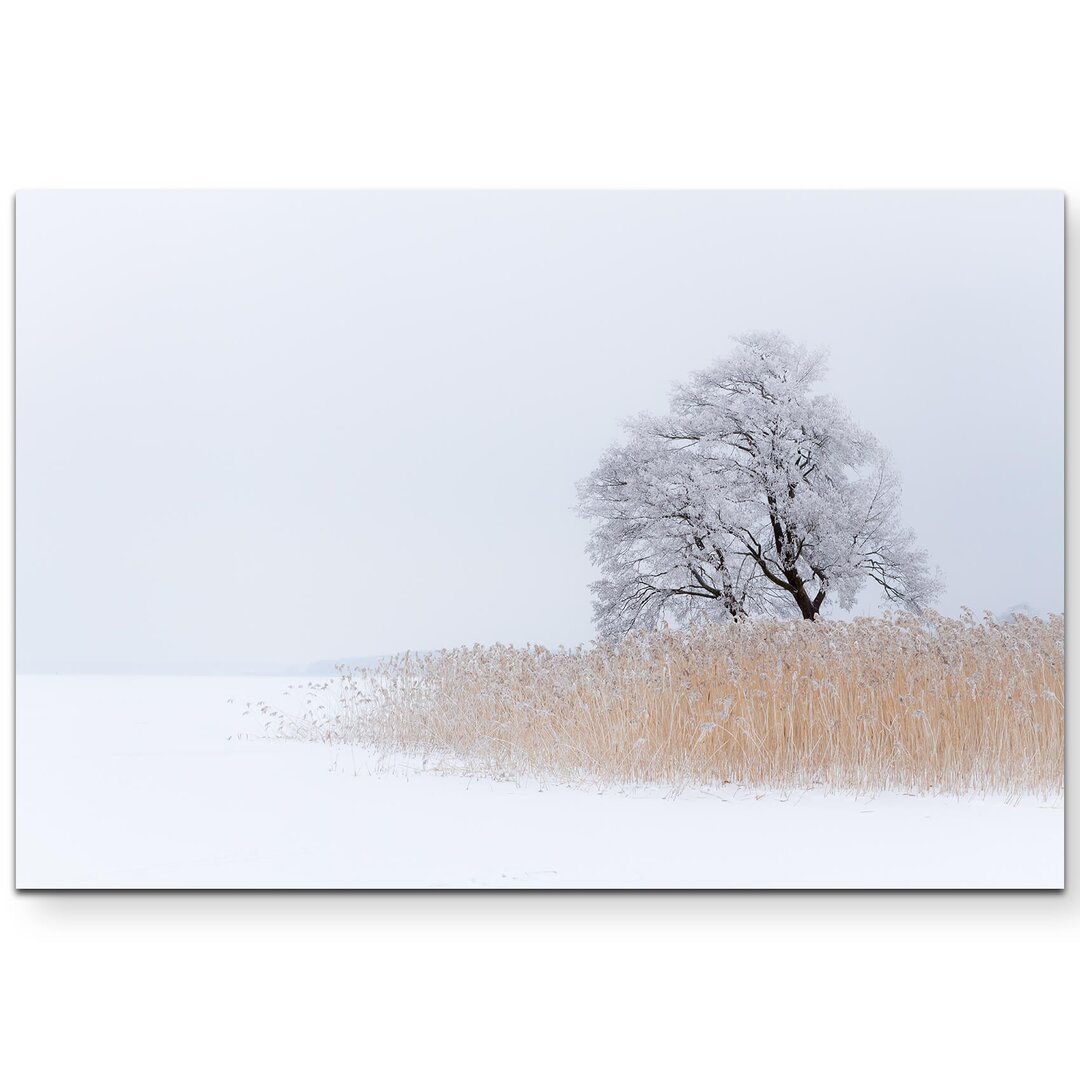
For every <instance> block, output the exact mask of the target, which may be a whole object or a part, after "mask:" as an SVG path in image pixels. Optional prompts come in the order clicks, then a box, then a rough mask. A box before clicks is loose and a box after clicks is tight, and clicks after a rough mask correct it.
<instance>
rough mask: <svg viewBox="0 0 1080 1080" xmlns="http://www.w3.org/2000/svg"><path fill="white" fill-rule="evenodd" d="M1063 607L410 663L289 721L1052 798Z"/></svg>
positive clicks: (517, 751)
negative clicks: (1050, 612)
mask: <svg viewBox="0 0 1080 1080" xmlns="http://www.w3.org/2000/svg"><path fill="white" fill-rule="evenodd" d="M1063 636H1064V619H1063V618H1062V617H1060V616H1056V617H1053V618H1051V619H1050V620H1039V619H1025V618H1021V619H1019V620H1018V621H1017V622H1015V623H1012V624H997V623H994V622H993V621H990V620H987V621H984V622H981V623H980V622H976V621H975V620H974V619H973V618H971V617H967V618H964V619H961V620H951V619H945V618H942V617H940V616H936V615H933V616H930V617H928V618H927V619H925V620H918V619H915V618H913V617H909V616H900V617H896V618H886V619H856V620H854V621H853V622H850V623H844V622H817V623H808V622H803V621H801V620H800V621H797V622H779V621H771V620H759V621H754V622H748V623H743V624H738V625H736V624H729V625H726V626H715V627H705V628H697V629H694V630H691V631H656V632H650V633H642V634H637V635H633V636H631V637H629V638H627V639H625V640H624V641H622V642H620V643H618V644H600V645H594V646H590V647H588V648H582V649H575V650H549V649H544V648H536V647H533V648H511V647H507V646H500V645H496V646H492V647H479V646H477V647H474V648H462V649H452V650H449V651H445V652H438V653H433V654H430V655H427V656H403V657H399V658H396V659H394V660H393V661H390V662H389V663H387V664H384V665H383V666H382V667H380V668H378V669H377V670H376V671H375V672H374V673H371V674H370V675H365V676H364V677H359V676H349V675H347V676H346V677H345V678H344V679H343V681H342V682H341V684H340V686H339V691H340V693H339V696H338V698H337V701H336V705H335V707H333V708H332V709H331V710H330V711H329V713H328V714H326V715H327V719H325V720H323V721H312V720H311V718H310V716H309V717H308V724H307V727H306V728H304V727H303V725H299V726H297V725H293V727H292V730H293V733H297V732H298V731H303V733H306V734H307V735H309V736H311V737H320V738H327V739H331V740H343V741H356V742H364V743H368V744H373V745H376V746H379V747H381V748H383V749H386V750H392V751H403V752H406V753H415V754H422V755H425V756H426V757H429V758H430V757H431V756H432V755H435V756H436V757H438V758H441V759H443V760H445V761H447V762H453V763H457V764H463V765H465V766H466V767H468V768H470V769H473V770H476V771H479V772H482V773H486V774H491V775H497V776H515V775H536V776H546V777H557V778H565V779H580V778H594V779H598V780H601V781H607V782H621V783H635V782H644V783H661V784H667V785H674V786H678V787H681V786H685V785H687V784H693V785H713V784H720V783H736V784H740V785H745V786H749V787H755V788H784V789H791V788H802V787H807V786H812V785H817V784H821V785H825V786H826V787H829V788H835V789H856V790H860V791H871V790H903V791H915V792H933V791H940V792H958V793H959V792H970V791H980V792H988V793H989V792H1001V793H1010V794H1019V793H1022V792H1036V793H1042V794H1049V793H1056V792H1059V791H1060V790H1061V789H1062V787H1063V781H1064V735H1065V712H1064V656H1063Z"/></svg>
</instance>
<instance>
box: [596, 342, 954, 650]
mask: <svg viewBox="0 0 1080 1080" xmlns="http://www.w3.org/2000/svg"><path fill="white" fill-rule="evenodd" d="M824 370H825V353H824V352H821V351H813V350H810V349H807V348H806V347H805V346H802V345H796V344H794V343H793V342H791V341H790V340H789V339H788V338H786V337H785V336H784V335H783V334H780V333H775V332H774V333H757V334H748V335H746V336H743V337H739V338H736V339H735V346H734V348H733V350H732V351H731V353H730V354H729V355H728V356H727V357H726V358H725V359H722V360H718V361H717V362H715V363H714V364H713V365H712V366H711V367H708V368H706V369H705V370H703V371H699V372H697V373H695V374H693V375H692V376H691V377H690V378H689V379H688V380H687V381H686V382H685V383H682V384H680V385H678V386H676V387H675V389H674V391H673V393H672V396H671V403H670V411H669V412H668V413H667V414H666V415H664V416H649V415H641V416H639V417H636V418H635V419H633V420H631V421H629V422H628V423H627V429H628V438H627V439H626V440H625V441H624V442H622V443H620V444H619V445H616V446H614V447H612V448H611V449H609V450H608V451H607V452H606V453H605V454H604V456H603V458H602V459H601V461H600V464H599V465H598V467H597V468H596V469H595V470H594V471H593V472H592V473H591V474H590V475H589V476H588V477H586V478H585V479H584V480H583V481H582V482H581V484H580V485H579V495H580V510H581V513H582V514H583V515H584V516H585V517H586V518H589V519H591V520H593V521H594V522H595V527H594V529H593V533H592V538H591V541H590V544H589V554H590V556H591V557H592V559H593V562H594V563H595V565H596V566H597V567H598V568H599V570H600V573H601V578H600V580H599V581H597V582H596V583H595V584H594V586H593V590H594V594H595V604H594V608H595V620H596V625H597V628H598V630H599V631H600V632H601V634H603V635H605V636H612V635H618V634H622V633H625V632H627V631H628V630H631V629H634V628H636V627H642V626H653V625H656V624H658V623H660V622H662V621H667V622H672V623H680V624H685V623H689V622H693V621H694V620H696V619H700V618H705V619H711V620H721V621H722V620H725V619H732V618H734V619H742V618H745V617H747V616H750V615H756V614H778V615H791V616H799V615H801V616H802V617H803V618H807V619H811V618H815V617H816V616H817V615H818V613H819V612H820V611H822V610H823V609H824V608H826V607H827V606H828V605H835V606H836V607H839V608H841V609H850V608H851V606H852V605H853V604H854V602H855V598H856V596H857V595H858V593H859V591H860V590H861V588H862V587H863V586H864V585H865V584H867V583H868V582H870V583H876V585H877V586H878V587H879V588H880V589H881V591H882V592H883V594H884V595H885V596H886V597H887V598H888V599H889V600H891V601H894V602H896V603H898V604H901V605H903V606H905V607H908V608H910V609H912V610H916V611H917V610H919V608H920V607H921V605H923V604H925V603H927V602H928V601H930V600H932V599H933V597H934V596H935V594H936V593H937V591H938V588H939V583H938V581H937V579H936V577H935V575H934V574H932V573H931V572H930V569H929V566H928V560H927V556H926V553H925V552H924V551H922V550H920V549H919V547H918V546H917V543H916V541H915V537H914V534H913V533H911V532H910V531H909V530H906V529H904V528H903V527H902V525H901V523H900V514H899V510H900V481H899V477H898V475H897V473H896V471H895V469H894V468H893V466H892V464H891V462H890V460H889V456H888V454H887V453H886V452H885V450H884V449H883V448H882V447H881V446H880V445H879V444H878V442H877V441H876V440H875V439H874V437H873V436H872V435H870V434H869V433H867V432H865V431H863V430H862V429H861V428H859V427H858V426H857V425H856V424H855V423H854V422H853V421H852V420H851V418H850V417H849V416H848V414H847V412H846V410H845V409H844V408H843V406H841V405H840V403H839V402H837V401H836V400H835V399H833V398H831V397H828V396H826V395H822V394H817V393H815V392H814V386H815V384H816V383H817V382H818V381H819V380H820V379H821V377H822V375H823V374H824Z"/></svg>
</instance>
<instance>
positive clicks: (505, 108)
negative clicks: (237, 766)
mask: <svg viewBox="0 0 1080 1080" xmlns="http://www.w3.org/2000/svg"><path fill="white" fill-rule="evenodd" d="M0 37H2V39H3V56H2V57H0V80H2V82H0V108H2V109H3V130H2V132H0V152H2V153H3V154H4V155H5V157H6V162H5V165H4V170H3V185H2V186H3V190H4V191H5V193H7V194H10V193H11V192H13V191H14V190H15V189H17V188H35V187H48V186H58V187H72V186H158V187H161V186H168V187H188V186H227V187H246V186H257V187H286V186H290V187H393V186H412V187H429V186H503V185H508V186H529V187H543V186H595V187H604V186H617V187H626V186H633V187H650V186H682V187H687V186H688V187H723V188H757V187H769V188H790V187H859V186H870V187H969V186H974V187H1050V188H1063V189H1065V190H1066V191H1067V192H1068V193H1069V194H1070V196H1072V197H1076V196H1077V193H1078V192H1080V150H1078V147H1077V141H1076V139H1075V137H1074V132H1075V127H1076V102H1077V101H1078V100H1080V94H1078V90H1080V87H1078V85H1077V83H1078V76H1077V64H1076V56H1075V42H1076V40H1077V36H1076V27H1075V26H1074V25H1070V21H1069V12H1068V6H1067V5H1066V4H1064V3H1060V4H1059V3H1031V2H1028V3H1024V4H1019V3H1011V4H1000V5H987V4H985V3H977V4H976V3H972V4H962V3H941V2H940V0H939V2H936V3H932V4H931V3H908V4H905V5H902V6H901V5H896V6H894V7H886V6H882V5H865V4H836V3H833V4H829V3H818V4H812V5H802V4H772V5H768V6H764V5H761V6H755V5H748V4H740V5H719V4H680V3H672V2H668V3H665V4H653V5H644V4H628V3H625V2H624V3H618V4H616V3H612V4H599V3H582V2H581V0H577V2H575V3H567V4H561V3H552V2H547V3H544V4H534V5H508V4H494V3H493V4H478V3H455V4H443V5H437V4H415V3H411V4H410V3H398V4H393V5H390V4H378V5H367V6H361V5H358V4H355V3H352V4H345V3H342V4H325V3H317V2H309V3H306V4H304V5H300V4H272V3H265V2H264V3H259V4H255V3H252V4H240V3H224V2H221V0H217V2H215V3H198V2H196V3H191V2H189V3H186V4H183V5H180V4H157V5H145V4H136V3H130V4H125V3H109V2H107V0H104V2H99V3H96V4H74V3H72V4H63V3H50V2H47V0H45V2H42V0H38V2H36V3H33V4H30V3H20V4H15V5H12V6H11V7H10V8H9V12H8V14H7V16H6V17H5V19H4V25H3V30H2V34H0ZM9 205H10V204H9ZM4 226H5V233H6V236H5V239H6V240H7V242H8V249H9V250H10V239H11V237H10V214H8V215H5V218H4ZM1070 233H1072V234H1073V235H1074V234H1075V227H1074V225H1073V226H1071V227H1070ZM3 272H4V273H5V275H7V274H10V263H9V262H8V261H5V263H4V271H3ZM1069 289H1070V297H1069V300H1070V306H1071V307H1072V308H1073V310H1074V311H1075V307H1076V297H1075V289H1076V284H1075V277H1074V279H1073V280H1072V282H1070V285H1069ZM8 295H10V289H9V290H8ZM5 317H10V304H9V305H7V306H6V307H5ZM9 339H10V338H9ZM0 382H2V388H3V392H4V396H5V401H4V406H3V407H4V410H5V415H8V416H10V397H9V394H10V385H9V383H8V381H7V380H3V381H0ZM10 445H11V444H10V440H8V439H5V440H4V453H5V455H6V454H8V453H10ZM9 466H10V463H9V462H7V461H5V465H4V468H3V469H2V470H0V474H2V476H3V478H4V482H5V484H6V483H8V482H9V479H10V475H11V471H10V467H9ZM1072 475H1075V470H1073V473H1072ZM4 505H5V508H6V510H7V512H10V509H9V508H10V498H7V497H6V498H5V499H4ZM2 533H3V536H4V539H5V542H7V541H8V540H9V538H10V536H11V529H10V528H7V529H5V530H3V531H2ZM3 587H4V590H5V593H7V591H8V589H9V578H7V577H5V579H4V582H3ZM8 646H9V647H8V649H7V655H8V657H9V658H10V651H11V650H10V643H8ZM8 700H10V695H8ZM2 749H3V753H4V759H5V760H4V762H3V770H2V771H3V775H4V776H6V777H10V776H11V770H10V758H9V756H8V755H9V753H10V744H9V743H8V742H7V741H6V740H3V741H2ZM197 797H198V793H197V792H192V798H197ZM10 806H11V801H10V800H7V799H6V800H4V807H5V813H6V814H10ZM5 824H6V825H8V826H10V820H9V821H8V822H6V823H5ZM10 835H11V829H10V827H7V828H5V829H4V830H3V836H4V838H5V842H6V841H7V838H8V837H10ZM7 865H8V866H9V867H10V866H11V863H10V860H9V861H8V863H7ZM8 873H9V879H8V880H9V882H10V880H11V878H10V869H9V871H8ZM0 919H2V930H0V933H2V937H0V955H2V957H3V964H2V970H3V975H2V990H3V994H4V1000H3V1002H0V1018H2V1022H3V1029H4V1033H5V1034H4V1050H5V1057H6V1062H7V1063H8V1066H9V1068H10V1069H11V1070H12V1072H13V1074H15V1075H20V1076H69V1075H88V1074H89V1075H103V1076H105V1075H108V1076H146V1075H155V1076H171V1075H177V1076H180V1075H184V1076H189V1075H200V1076H231V1075H259V1076H277V1075H296V1074H304V1075H324V1074H328V1073H332V1074H335V1075H336V1074H359V1073H362V1072H365V1073H366V1072H370V1073H373V1074H375V1075H379V1074H387V1073H390V1074H397V1075H422V1074H425V1073H430V1074H434V1075H447V1074H450V1075H454V1074H456V1073H462V1074H468V1075H492V1076H494V1075H500V1076H501V1075H522V1076H533V1075H536V1076H541V1075H544V1076H547V1075H616V1076H617V1075H623V1074H625V1075H657V1074H660V1073H663V1074H668V1075H679V1074H681V1073H683V1072H686V1071H689V1070H694V1071H695V1072H696V1071H697V1070H698V1069H702V1070H709V1071H711V1072H714V1073H723V1074H738V1073H740V1072H743V1071H745V1070H749V1069H752V1070H753V1072H754V1075H756V1076H781V1075H788V1074H792V1073H798V1074H809V1075H811V1076H815V1075H822V1076H830V1077H836V1076H863V1075H875V1076H905V1077H907V1076H912V1075H917V1076H943V1077H944V1076H948V1077H952V1076H960V1075H979V1076H1016V1075H1029V1076H1038V1075H1041V1074H1045V1073H1048V1072H1049V1070H1051V1069H1052V1068H1056V1067H1058V1066H1059V1065H1061V1064H1062V1063H1064V1062H1067V1061H1068V1060H1069V1059H1070V1058H1071V1057H1073V1056H1074V1055H1073V1051H1074V1049H1075V1047H1074V1040H1073V1039H1072V1037H1071V1035H1070V1027H1071V1023H1072V1021H1073V1020H1074V1015H1073V1014H1074V1010H1073V1009H1072V1008H1071V1007H1070V1003H1071V1000H1073V999H1074V998H1075V969H1076V964H1077V961H1078V960H1080V948H1078V933H1077V929H1078V923H1077V904H1076V902H1074V899H1073V898H1072V897H1070V896H1067V895H1032V896H1028V895H1007V894H1002V895H966V894H949V895H910V896H908V895H901V894H882V895H835V896H833V895H783V894H778V895H629V896H627V895H613V896H607V895H576V896H554V895H553V896H545V895H447V896H426V895H402V896H379V895H371V896H369V895H326V896H317V895H295V894H294V895H261V896H260V895H250V896H249V895H182V894H169V895H120V896H106V895H83V896H64V895H18V896H16V895H14V894H13V893H8V895H6V896H5V898H4V899H3V902H2V908H0Z"/></svg>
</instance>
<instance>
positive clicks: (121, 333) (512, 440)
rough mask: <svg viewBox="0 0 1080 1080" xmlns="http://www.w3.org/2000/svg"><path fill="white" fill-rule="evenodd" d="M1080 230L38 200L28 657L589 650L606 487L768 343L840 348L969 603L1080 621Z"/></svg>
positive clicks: (1052, 208) (201, 658) (20, 208)
mask: <svg viewBox="0 0 1080 1080" xmlns="http://www.w3.org/2000/svg"><path fill="white" fill-rule="evenodd" d="M1063 211H1064V207H1063V197H1062V196H1061V195H1060V194H1058V193H1046V192H1041V193H841V192H837V193H779V192H776V193H705V192H669V193H646V192H640V193H638V192H634V193H630V192H626V193H600V192H595V193H570V192H567V193H539V192H537V193H529V192H525V193H490V192H461V193H419V192H417V193H338V192H311V193H269V192H259V193H253V192H229V193H210V192H201V193H186V192H152V193H151V192H143V193H135V192H95V193H65V192H31V193H23V194H21V195H19V197H18V199H17V204H16V229H17V239H16V244H17V292H16V317H17V341H16V355H17V361H16V362H17V369H16V370H17V399H16V409H17V417H16V424H17V462H16V482H17V505H16V513H17V522H16V543H17V551H16V559H17V564H16V585H17V630H16V633H17V653H18V662H19V665H20V667H21V668H24V669H34V668H37V669H40V668H51V669H54V670H63V669H65V668H74V667H80V668H82V667H86V666H94V665H105V666H124V665H131V666H133V667H139V668H153V667H156V666H181V665H185V664H198V663H202V662H207V661H210V662H217V663H230V662H233V661H238V662H240V661H242V662H250V661H265V662H282V663H298V662H299V663H303V662H305V661H309V660H315V659H319V658H324V657H337V656H346V655H349V656H359V655H366V654H376V653H386V652H393V651H397V650H401V649H406V648H421V649H422V648H431V647H438V646H443V645H453V644H460V643H471V642H492V641H508V642H525V641H539V642H543V643H545V644H559V643H563V644H574V643H577V642H580V641H583V640H588V639H589V638H590V637H591V636H592V630H591V625H590V598H589V593H588V588H587V586H588V583H589V582H590V581H591V580H592V578H593V577H594V573H593V569H592V567H591V566H590V565H589V563H588V561H587V559H586V557H585V554H584V544H585V540H586V536H587V525H586V523H585V522H583V521H581V520H579V519H578V518H577V517H576V515H575V513H574V511H573V504H574V500H575V491H574V485H575V481H576V480H577V479H578V478H579V477H580V476H582V475H584V474H585V473H586V472H588V471H589V470H590V469H591V468H592V467H593V465H594V463H595V461H596V458H597V457H598V455H599V454H600V452H601V450H602V449H603V448H604V447H605V446H607V445H608V444H609V443H610V442H611V441H612V440H613V439H615V438H616V437H617V436H618V434H619V421H620V419H621V418H623V417H625V416H627V415H630V414H632V413H636V412H639V411H642V410H650V411H654V410H661V409H663V408H664V406H665V402H666V399H667V394H668V390H669V388H670V385H671V383H672V382H673V381H674V380H678V379H682V378H684V377H685V376H686V375H687V374H688V373H689V372H690V371H692V370H694V369H696V368H700V367H702V366H704V365H706V364H707V363H708V362H709V361H710V360H711V359H713V358H714V357H716V356H718V355H720V354H723V353H724V352H725V351H726V350H727V348H728V338H729V336H730V335H731V334H735V333H740V332H745V331H750V330H757V329H779V330H782V331H784V332H785V333H787V334H788V335H789V336H791V337H793V338H795V339H798V340H803V341H806V342H807V343H808V344H813V345H824V346H828V347H829V348H830V349H831V352H832V360H831V368H830V377H829V380H828V385H827V387H826V389H828V390H829V391H830V392H832V393H834V394H835V395H836V396H838V397H839V398H841V399H842V400H843V401H844V402H845V403H846V404H847V405H848V406H849V408H850V410H851V412H852V415H853V416H854V418H855V419H856V420H857V421H858V422H859V423H861V424H862V425H863V426H865V427H867V428H868V429H869V430H871V431H873V432H874V433H875V434H876V435H877V436H878V437H879V438H880V439H881V441H882V442H883V443H884V444H885V445H886V446H887V447H889V448H890V449H891V450H892V452H893V455H894V457H895V459H896V462H897V465H898V466H899V469H900V472H901V475H902V476H903V479H904V506H905V513H904V518H905V520H906V522H907V523H908V524H909V525H911V526H912V527H913V528H915V529H916V531H917V532H918V534H919V537H920V540H921V541H922V543H923V545H924V546H925V547H926V548H927V549H928V550H929V552H930V555H931V559H932V561H933V562H934V563H936V564H938V565H939V566H940V567H941V570H942V572H943V574H944V576H945V580H946V584H947V591H946V593H945V595H944V597H943V599H942V601H941V603H940V604H939V605H938V606H939V607H940V608H941V610H943V611H945V612H946V613H950V614H954V613H956V612H957V611H958V610H959V608H960V606H961V605H967V606H970V607H972V608H973V609H975V610H976V611H980V612H981V611H982V610H983V609H986V608H988V609H990V610H993V611H1000V610H1002V609H1004V608H1007V607H1009V606H1011V605H1013V604H1016V603H1020V602H1027V603H1029V604H1031V605H1032V606H1033V607H1034V608H1036V609H1038V610H1041V611H1045V610H1062V608H1063V606H1064V584H1063V581H1064V567H1063V564H1064V491H1063V485H1064V461H1063V455H1064V422H1063V418H1064V398H1063V374H1064V365H1063V342H1064V307H1063ZM872 608H873V605H872V604H869V602H868V610H869V609H872Z"/></svg>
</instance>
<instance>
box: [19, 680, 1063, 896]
mask: <svg viewBox="0 0 1080 1080" xmlns="http://www.w3.org/2000/svg"><path fill="white" fill-rule="evenodd" d="M295 682H296V678H295V677H291V678H267V677H257V678H255V677H242V676H238V677H232V678H223V677H186V678H180V677H171V676H137V677H119V676H105V675H97V676H95V675H83V676H36V675H21V676H19V677H18V680H17V723H18V728H17V770H18V772H17V792H16V811H17V820H16V843H17V849H16V851H17V858H16V863H17V865H16V880H17V885H18V886H19V887H20V888H71V887H81V888H137V887H145V888H171V887H198V888H202V887H212V888H248V887H278V888H302V887H318V888H341V887H383V888H392V887H413V886H423V887H474V886H496V887H498V886H510V887H522V886H525V887H528V886H539V887H562V888H573V887H577V888H581V887H587V888H594V887H645V888H673V887H735V888H761V887H808V888H817V887H826V888H828V887H836V888H843V887H890V888H894V887H901V888H902V887H912V888H923V887H928V888H937V887H1037V888H1060V887H1061V886H1062V885H1063V878H1064V811H1063V806H1062V800H1061V799H1051V800H1041V799H1036V798H1025V799H1023V800H1022V801H1021V802H1020V803H1019V805H1009V804H1007V803H1006V801H1005V800H1004V799H1000V798H987V799H978V798H975V799H956V798H917V797H912V796H905V795H899V794H897V795H888V796H877V797H874V798H858V799H856V798H854V797H852V796H840V795H832V796H826V795H823V794H821V793H819V792H814V793H806V794H796V795H792V796H790V797H784V796H779V795H775V794H765V795H760V794H757V795H755V794H753V793H748V792H745V791H743V792H739V791H734V790H732V791H714V792H711V793H705V792H694V791H688V792H685V793H683V794H681V795H679V796H677V797H670V796H665V794H664V793H662V792H656V791H647V792H645V791H632V792H624V791H620V790H614V789H608V790H606V791H602V792H599V791H597V790H595V789H593V790H582V789H575V788H568V787H563V786H547V787H540V786H538V785H536V784H523V785H518V784H515V783H497V782H494V781H489V780H478V779H470V778H467V777H462V776H453V775H444V774H439V773H431V772H419V771H417V770H415V769H412V768H409V767H407V765H406V764H405V763H403V762H386V761H380V760H379V759H378V758H377V757H376V756H375V755H373V754H370V753H367V752H363V751H360V750H354V749H350V748H348V747H345V748H340V747H339V748H331V747H328V746H325V745H317V744H307V743H297V742H288V741H283V740H269V739H263V738H245V737H240V736H243V735H244V733H249V734H253V735H260V734H261V727H260V719H261V718H258V717H257V716H256V715H254V714H253V715H251V716H248V717H244V716H242V715H241V714H242V709H243V703H244V702H246V701H255V700H260V699H262V700H267V701H271V702H275V703H282V702H285V701H287V700H288V699H287V698H283V696H282V694H283V691H284V689H285V688H286V686H287V685H289V684H290V683H293V684H295ZM230 698H232V699H234V702H235V703H234V704H231V705H230V704H228V703H227V702H228V699H230Z"/></svg>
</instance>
